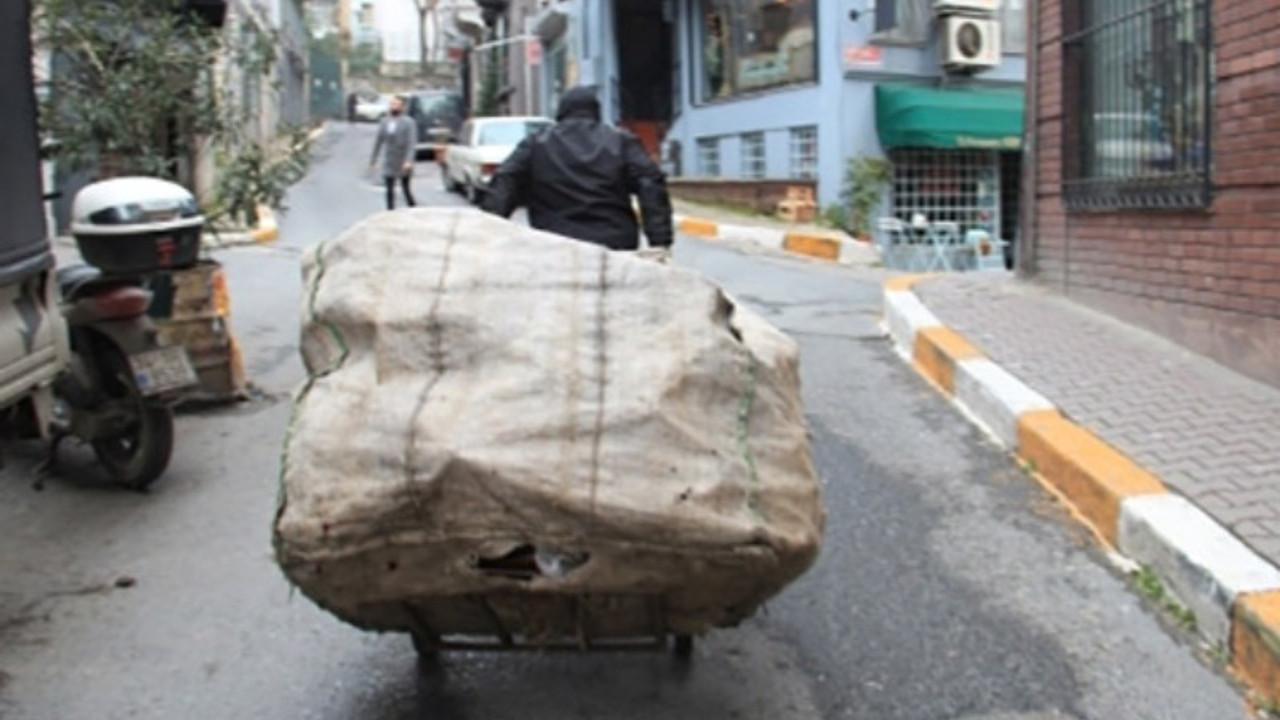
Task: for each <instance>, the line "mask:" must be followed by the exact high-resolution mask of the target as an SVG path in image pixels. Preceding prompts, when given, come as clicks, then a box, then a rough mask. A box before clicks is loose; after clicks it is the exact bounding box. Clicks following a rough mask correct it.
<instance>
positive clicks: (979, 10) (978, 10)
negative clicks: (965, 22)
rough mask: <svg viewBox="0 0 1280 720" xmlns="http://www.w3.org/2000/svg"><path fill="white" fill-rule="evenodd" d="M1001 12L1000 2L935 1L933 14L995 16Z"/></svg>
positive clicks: (970, 0)
mask: <svg viewBox="0 0 1280 720" xmlns="http://www.w3.org/2000/svg"><path fill="white" fill-rule="evenodd" d="M999 11H1000V0H933V12H934V14H936V15H951V14H953V13H969V14H974V15H994V14H996V13H997V12H999Z"/></svg>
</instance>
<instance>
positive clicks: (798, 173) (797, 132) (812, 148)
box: [791, 125, 818, 180]
mask: <svg viewBox="0 0 1280 720" xmlns="http://www.w3.org/2000/svg"><path fill="white" fill-rule="evenodd" d="M817 176H818V128H816V127H814V126H812V125H807V126H805V127H797V128H791V177H793V178H798V179H805V180H811V179H813V178H815V177H817Z"/></svg>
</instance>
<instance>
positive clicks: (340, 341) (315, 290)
mask: <svg viewBox="0 0 1280 720" xmlns="http://www.w3.org/2000/svg"><path fill="white" fill-rule="evenodd" d="M328 245H329V241H327V240H326V241H325V242H322V243H320V244H319V245H318V246H316V252H315V261H316V276H315V280H314V281H313V282H312V283H311V287H310V288H309V291H308V293H307V316H308V317H307V320H308V321H309V322H312V323H319V324H320V326H321V327H323V328H324V329H325V330H327V331H328V332H329V335H330V336H331V337H332V338H333V341H334V342H335V343H336V344H337V346H338V348H339V350H340V351H341V354H340V355H339V357H338V362H337V363H336V364H335V365H334V366H333V367H330V368H326V369H325V370H324V371H323V372H321V373H320V374H318V375H311V374H309V373H308V375H307V379H306V381H304V382H303V384H302V389H301V390H299V391H298V396H297V398H295V399H294V402H293V410H292V411H291V412H290V413H289V425H288V427H287V429H286V430H285V436H284V447H282V448H281V449H280V475H279V478H278V480H277V487H276V516H275V521H274V522H273V523H272V527H273V528H274V527H275V525H277V524H279V522H280V516H281V515H283V514H284V507H285V495H284V472H285V468H286V467H288V465H289V448H290V447H291V446H292V445H293V432H294V429H295V425H296V424H297V420H298V414H299V412H300V410H301V408H302V403H303V401H304V400H305V399H306V397H307V395H308V394H309V393H310V392H311V388H312V386H313V385H315V382H316V380H318V379H320V378H322V377H325V376H326V375H329V374H330V373H332V372H334V371H336V370H338V369H339V368H341V367H342V366H343V365H345V364H346V362H347V358H348V356H349V355H350V354H351V348H350V346H348V345H347V341H346V339H345V338H343V337H342V333H341V332H339V331H338V328H337V326H336V325H334V324H333V323H331V322H329V321H327V320H321V319H320V318H319V316H318V314H317V312H316V297H317V296H318V295H319V294H320V283H321V281H323V280H324V276H325V273H326V272H328V268H327V267H326V266H325V264H324V253H325V250H326V249H327V248H328ZM272 535H273V543H272V544H273V545H275V546H276V547H275V550H276V554H277V558H278V557H279V553H280V547H279V538H276V537H274V535H275V533H274V532H273V533H272Z"/></svg>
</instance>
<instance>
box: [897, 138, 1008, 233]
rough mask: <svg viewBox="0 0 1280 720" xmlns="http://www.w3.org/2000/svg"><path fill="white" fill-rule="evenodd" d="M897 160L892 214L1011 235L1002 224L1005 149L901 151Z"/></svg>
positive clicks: (912, 221)
mask: <svg viewBox="0 0 1280 720" xmlns="http://www.w3.org/2000/svg"><path fill="white" fill-rule="evenodd" d="M889 159H890V160H891V161H892V162H893V193H892V195H891V200H892V206H893V216H894V217H896V218H898V219H899V220H901V221H903V222H905V223H908V224H913V223H914V222H915V221H916V220H917V216H920V217H922V218H923V220H924V221H926V222H929V223H939V222H953V223H956V224H958V225H959V226H960V231H961V233H964V232H965V231H968V230H986V231H987V232H989V233H991V235H992V236H993V237H998V238H1007V237H1010V236H1011V234H1012V233H1013V232H1014V230H1015V228H1005V227H1002V224H1003V222H1004V218H1003V214H1002V212H1001V206H1002V201H1003V200H1004V198H1002V196H1001V186H1002V183H1001V179H1002V178H1001V171H1000V170H1001V161H1000V153H998V152H995V151H992V150H931V149H899V150H893V151H891V152H890V153H889Z"/></svg>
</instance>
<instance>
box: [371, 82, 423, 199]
mask: <svg viewBox="0 0 1280 720" xmlns="http://www.w3.org/2000/svg"><path fill="white" fill-rule="evenodd" d="M416 134H417V127H416V126H415V124H414V122H413V120H412V119H410V118H406V117H404V98H402V97H395V98H392V100H391V108H390V112H389V114H388V115H387V117H385V118H383V120H382V122H381V123H380V124H379V125H378V139H377V140H375V141H374V143H373V155H372V156H371V157H370V158H369V170H370V171H371V172H372V171H373V169H374V167H376V165H377V162H378V153H379V152H381V153H382V179H383V182H384V183H386V186H387V209H388V210H394V209H395V208H396V181H397V180H399V181H400V188H401V189H402V190H403V191H404V202H405V204H406V205H408V206H409V207H413V206H414V205H416V204H417V203H416V202H414V200H413V190H412V189H411V188H410V187H409V184H410V182H411V181H412V179H413V152H414V144H415V143H414V140H415V136H416Z"/></svg>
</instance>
